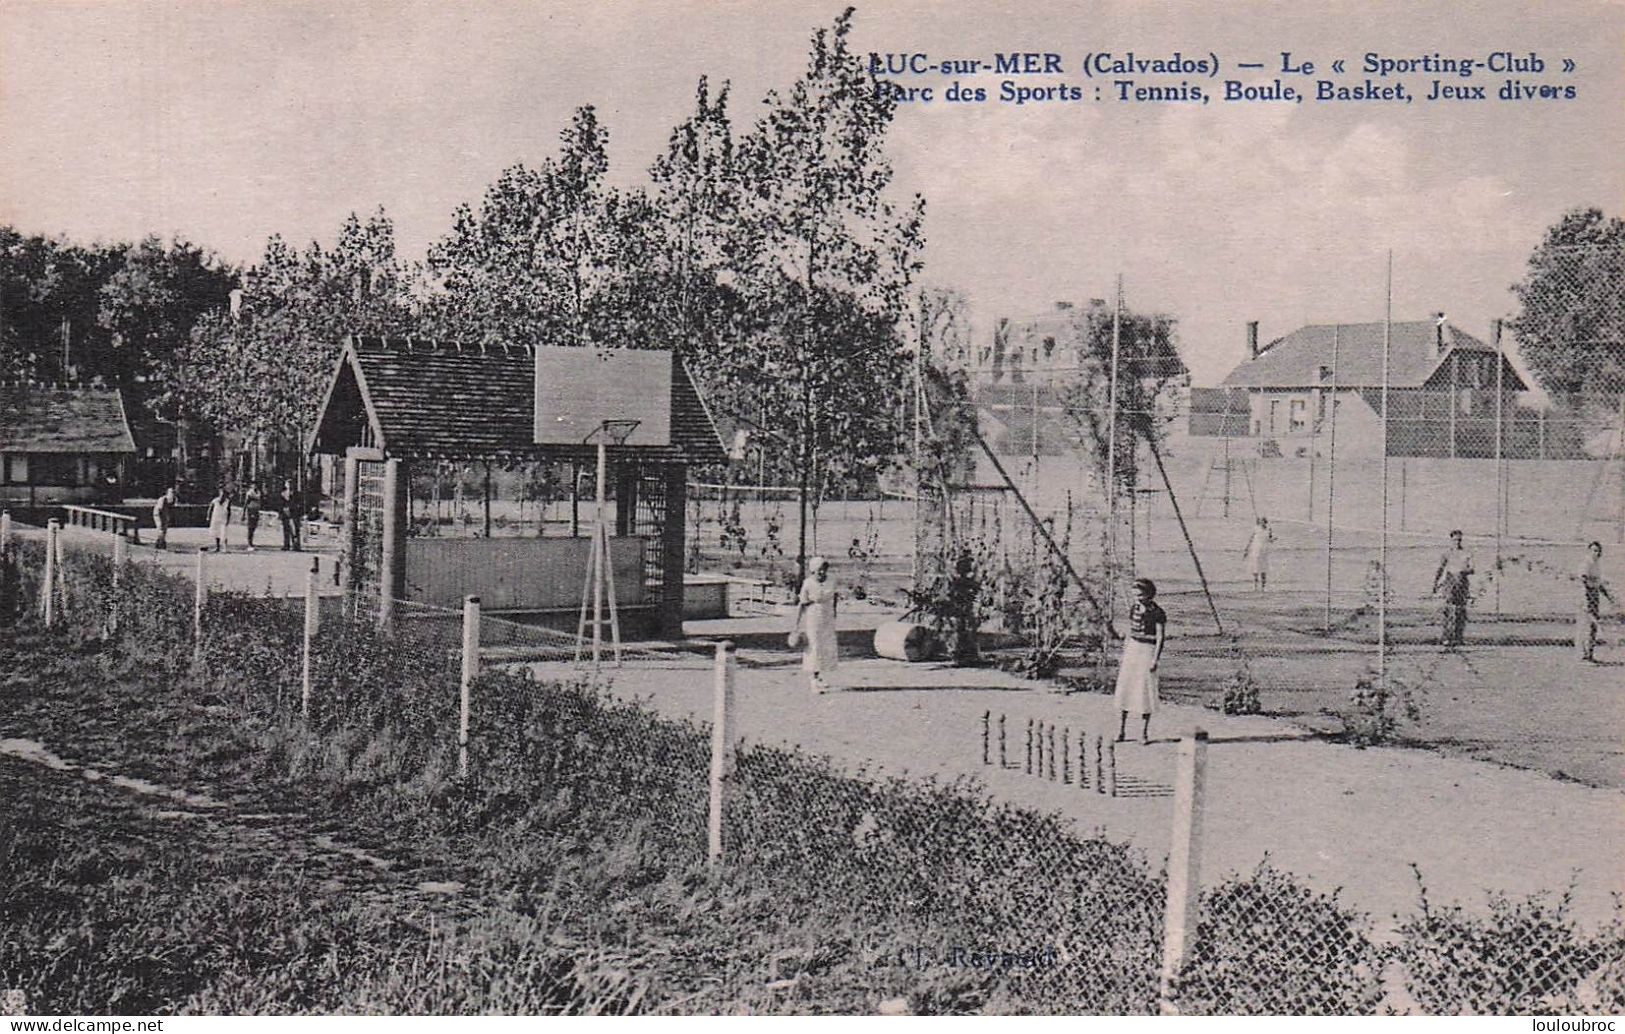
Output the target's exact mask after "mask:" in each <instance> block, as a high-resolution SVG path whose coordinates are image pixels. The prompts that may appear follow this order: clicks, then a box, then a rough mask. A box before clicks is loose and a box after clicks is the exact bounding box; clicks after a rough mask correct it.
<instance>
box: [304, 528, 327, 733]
mask: <svg viewBox="0 0 1625 1034" xmlns="http://www.w3.org/2000/svg"><path fill="white" fill-rule="evenodd" d="M321 572H322V561H321V559H320V558H312V559H311V561H310V570H309V571H308V572H306V573H305V668H304V671H303V673H302V674H301V678H300V684H299V713H300V714H301V715H303V716H304V717H306V718H309V717H310V651H311V645H312V644H313V643H314V642H315V641H316V628H317V624H318V622H320V621H321V600H320V599H319V598H318V597H317V595H316V579H317V578H318V577H319V576H320V575H321Z"/></svg>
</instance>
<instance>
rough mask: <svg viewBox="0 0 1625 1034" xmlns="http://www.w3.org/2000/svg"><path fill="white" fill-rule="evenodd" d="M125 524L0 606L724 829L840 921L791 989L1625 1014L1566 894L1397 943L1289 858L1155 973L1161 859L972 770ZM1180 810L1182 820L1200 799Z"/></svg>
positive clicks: (315, 738) (334, 751) (691, 856)
mask: <svg viewBox="0 0 1625 1034" xmlns="http://www.w3.org/2000/svg"><path fill="white" fill-rule="evenodd" d="M108 538H110V537H105V536H104V537H98V538H97V539H94V540H87V539H85V537H83V536H76V537H75V538H73V539H72V540H71V541H69V540H67V539H66V538H64V539H58V540H56V541H57V543H58V545H57V550H58V555H57V557H56V560H55V562H52V563H48V562H47V558H46V551H47V547H46V546H45V544H44V543H43V542H41V541H38V536H37V535H35V534H33V533H30V535H29V538H28V539H27V540H24V541H14V542H11V543H8V544H7V545H6V546H5V547H4V548H3V549H0V620H4V621H5V622H7V623H15V622H21V623H23V624H25V625H27V626H30V628H32V629H35V630H38V629H39V628H40V626H43V625H44V624H46V622H47V620H49V623H50V626H51V627H50V629H49V630H48V632H46V633H45V634H46V635H47V636H56V637H60V641H62V642H69V641H73V640H78V641H81V642H87V643H88V642H91V641H94V642H96V643H98V644H100V646H99V648H100V649H101V650H102V651H104V652H113V653H117V654H119V655H122V656H126V657H127V659H128V661H129V662H130V663H135V664H139V665H144V666H159V667H162V668H163V672H164V674H165V676H166V677H167V678H169V679H171V680H173V681H174V682H175V684H177V685H180V686H183V687H187V688H186V689H185V690H184V692H187V693H190V694H194V695H195V698H196V699H198V700H204V701H210V702H211V703H210V705H209V706H212V707H216V708H221V707H224V708H228V709H229V710H231V711H232V713H234V714H236V715H238V716H240V717H241V719H242V720H243V721H245V722H249V723H260V724H263V725H266V726H283V725H287V724H288V723H293V724H292V727H293V728H294V729H295V730H296V731H297V735H295V736H291V737H288V738H286V739H285V740H284V741H278V742H283V743H284V748H283V749H284V750H286V751H287V752H288V757H287V758H286V759H284V760H285V761H286V762H287V763H288V764H289V765H294V766H305V767H306V768H308V769H310V770H312V771H320V770H321V766H322V765H323V764H325V763H327V761H324V759H328V760H331V758H330V757H329V756H330V755H331V756H332V757H338V758H341V759H343V758H349V759H354V760H352V761H350V762H347V763H348V764H360V763H361V759H371V760H370V762H369V764H370V765H371V766H372V767H371V768H370V769H369V771H371V772H373V774H374V777H375V778H377V779H379V780H382V781H384V782H385V783H390V781H391V780H393V781H394V782H393V783H392V785H395V786H397V787H398V788H399V792H401V793H402V794H411V793H417V792H420V788H421V787H422V786H424V785H427V784H429V783H433V782H434V781H435V780H439V779H458V780H461V781H463V782H464V783H465V784H466V785H468V786H470V787H477V788H478V790H479V792H480V794H481V796H479V798H478V800H479V801H481V802H482V803H481V805H480V810H479V811H478V813H477V814H476V815H475V816H474V817H473V818H467V819H464V820H460V821H475V820H478V821H481V822H488V823H504V822H508V821H509V820H510V819H514V818H517V816H519V815H521V814H524V813H526V812H527V810H529V809H531V808H534V807H535V806H536V804H537V802H551V804H550V805H549V808H550V809H551V810H549V811H548V812H547V815H548V816H550V817H548V818H546V821H545V822H543V823H542V824H541V825H539V826H536V825H532V826H527V827H523V828H524V829H530V830H532V834H530V835H537V836H545V835H547V828H548V823H562V822H566V821H577V820H583V821H586V820H590V824H591V825H592V826H593V828H596V829H598V830H600V834H601V836H602V837H603V838H604V842H605V844H606V849H607V845H611V844H614V843H616V842H618V841H620V840H622V839H625V838H633V837H635V838H638V839H639V840H640V842H642V843H645V844H653V845H656V846H658V848H659V854H660V857H661V858H662V859H664V860H665V862H666V864H669V865H674V866H678V867H683V866H693V867H701V866H703V865H704V864H705V863H706V860H707V858H708V856H709V857H715V850H716V847H717V845H718V844H720V845H721V856H720V861H721V864H722V865H723V866H724V868H725V869H726V870H727V871H729V872H730V873H732V874H733V877H734V878H735V879H736V880H737V881H738V882H737V886H738V888H739V892H740V894H741V895H742V898H741V900H740V901H739V902H737V903H736V904H735V905H734V906H733V907H737V908H742V909H749V908H752V907H759V908H760V909H763V910H765V912H764V914H766V913H771V912H774V911H776V910H777V909H779V908H781V907H784V906H785V903H786V902H788V901H817V902H818V903H819V905H820V907H823V908H826V909H831V908H832V909H836V910H837V911H838V912H839V913H840V914H841V915H843V916H844V917H845V918H844V919H843V927H842V930H841V933H840V936H839V937H838V938H836V939H834V940H831V941H830V942H829V943H821V944H820V945H819V946H817V947H816V949H813V950H809V951H808V952H806V953H802V954H799V955H797V956H795V958H794V959H788V958H787V959H784V960H781V961H780V962H776V963H775V964H774V965H775V968H776V972H775V973H774V974H773V977H774V979H775V980H777V981H783V980H790V981H794V980H796V979H797V978H798V977H799V976H801V975H805V974H815V973H816V972H817V971H819V970H820V969H821V968H825V967H828V966H830V965H832V964H834V961H835V960H841V959H848V958H851V957H861V958H862V959H864V960H868V961H871V963H872V964H871V965H870V966H869V967H868V970H869V971H870V972H871V973H873V974H874V975H873V976H872V977H871V978H869V979H872V980H873V981H874V984H873V988H872V991H873V993H874V994H875V995H885V994H897V995H901V996H903V997H904V998H906V1001H907V1006H908V1008H910V1009H912V1010H914V1011H934V1012H967V1011H991V1012H1025V1011H1040V1012H1099V1013H1142V1012H1153V1011H1157V1010H1158V1009H1159V1008H1166V1009H1175V1010H1178V1011H1183V1012H1214V1013H1277V1012H1292V1013H1329V1014H1343V1013H1353V1014H1370V1013H1377V1012H1382V1011H1385V1010H1389V1009H1393V1010H1396V1011H1411V1012H1427V1013H1456V1012H1469V1013H1502V1012H1505V1013H1525V1012H1535V1013H1551V1012H1610V1011H1618V1010H1619V1009H1620V1008H1621V1007H1622V1006H1625V997H1622V996H1625V982H1622V980H1621V963H1622V960H1625V928H1622V927H1621V926H1620V925H1619V924H1618V923H1616V924H1615V925H1614V926H1612V927H1609V928H1606V929H1601V930H1585V929H1581V928H1579V927H1578V926H1577V925H1576V924H1575V923H1574V922H1572V921H1571V920H1570V919H1569V918H1568V917H1567V915H1566V911H1565V903H1563V902H1558V903H1556V904H1552V903H1549V902H1543V901H1541V900H1538V899H1537V900H1533V901H1528V902H1501V903H1497V904H1496V906H1495V907H1494V908H1493V909H1492V911H1491V914H1490V915H1489V916H1487V917H1486V916H1482V915H1475V914H1469V913H1465V912H1463V911H1461V910H1458V909H1439V908H1436V907H1433V906H1431V905H1424V907H1423V909H1422V911H1421V912H1420V913H1418V914H1416V915H1414V916H1411V917H1410V918H1409V919H1407V920H1405V921H1404V922H1403V923H1402V924H1401V925H1400V926H1399V928H1398V929H1397V931H1395V932H1394V933H1392V934H1391V935H1386V936H1379V935H1378V934H1377V933H1376V931H1375V928H1374V925H1373V923H1372V921H1371V918H1370V917H1369V916H1366V915H1364V914H1362V913H1360V912H1359V911H1358V910H1357V909H1354V908H1351V907H1349V906H1347V905H1345V904H1343V903H1342V902H1340V901H1339V900H1338V899H1337V898H1336V897H1335V896H1328V895H1324V894H1320V893H1318V892H1315V891H1312V890H1310V889H1308V888H1307V887H1305V886H1304V885H1302V884H1301V883H1299V882H1298V881H1297V880H1295V879H1294V878H1292V877H1291V876H1289V875H1286V874H1284V873H1280V872H1277V871H1275V870H1272V869H1269V868H1262V869H1260V870H1258V871H1257V872H1254V873H1251V874H1246V875H1242V876H1233V877H1229V878H1226V879H1223V880H1219V881H1213V882H1209V883H1208V884H1206V885H1204V886H1202V887H1201V890H1200V894H1199V904H1198V907H1197V908H1196V910H1195V912H1194V914H1193V915H1189V916H1187V917H1186V918H1185V920H1184V922H1183V924H1182V929H1184V930H1186V934H1185V937H1184V945H1185V946H1184V953H1183V960H1184V961H1183V964H1182V965H1181V966H1180V967H1178V968H1177V971H1176V972H1174V973H1172V974H1168V976H1169V977H1170V978H1171V979H1169V980H1167V981H1164V980H1163V979H1162V972H1161V971H1162V969H1163V963H1164V960H1165V954H1164V953H1165V951H1166V950H1167V948H1166V945H1167V943H1168V940H1167V936H1166V935H1167V933H1168V931H1167V930H1165V922H1166V919H1165V917H1166V916H1167V915H1168V912H1167V911H1166V909H1167V907H1168V905H1167V899H1168V898H1169V896H1170V891H1169V889H1168V887H1169V879H1170V877H1169V876H1168V874H1167V873H1166V872H1164V871H1161V870H1159V869H1157V868H1154V867H1152V866H1150V865H1148V864H1147V863H1146V862H1145V860H1144V859H1143V858H1141V857H1140V856H1139V855H1137V854H1135V853H1133V852H1131V851H1129V850H1128V849H1126V848H1124V847H1122V846H1119V845H1116V844H1113V843H1111V842H1108V841H1106V840H1105V839H1103V838H1100V837H1098V836H1095V837H1088V836H1082V835H1079V834H1078V833H1077V832H1076V831H1075V830H1074V829H1073V828H1072V826H1071V825H1070V824H1069V823H1068V822H1067V821H1065V820H1064V819H1062V818H1059V817H1055V816H1045V815H1040V814H1036V813H1034V812H1031V811H1028V810H1024V809H1020V808H1016V807H1012V806H1009V805H1006V804H1001V803H997V802H995V801H994V800H992V799H990V798H989V797H988V796H987V794H986V792H985V790H983V789H981V788H980V787H979V786H978V785H977V784H976V783H973V782H972V783H967V782H960V783H952V784H944V783H940V782H932V781H921V780H917V779H896V778H894V779H874V778H868V777H861V776H860V777H854V776H852V775H850V774H847V773H845V772H843V771H841V770H839V769H837V768H836V767H835V766H834V765H833V764H831V763H829V762H827V761H821V760H817V759H813V758H809V757H808V756H806V755H803V754H801V753H800V752H798V751H794V750H789V749H785V748H780V747H771V746H761V745H746V744H739V743H726V742H724V743H721V744H720V745H719V743H718V741H717V739H716V738H714V737H713V736H712V733H711V730H709V729H707V728H705V727H704V726H702V725H700V724H698V723H695V722H691V721H674V720H671V719H667V718H662V717H658V716H656V715H655V714H653V713H652V712H650V711H648V710H646V709H644V708H642V707H640V706H638V705H637V704H636V703H633V702H628V701H624V700H619V699H616V698H614V697H613V696H611V695H609V694H608V693H606V692H605V691H604V689H603V687H602V684H601V683H597V682H595V681H594V680H592V679H590V678H586V677H584V676H585V674H586V672H588V671H590V670H591V668H590V662H589V663H587V664H585V665H578V664H577V663H576V659H575V651H576V650H577V648H578V647H579V645H580V643H579V641H578V640H576V639H575V638H574V637H571V636H568V635H562V634H560V633H551V632H545V630H538V629H526V628H523V627H521V626H513V625H511V623H505V622H489V621H486V620H482V621H481V622H480V624H479V629H480V630H479V632H478V633H477V635H476V636H475V638H473V639H470V638H469V631H468V624H467V618H466V617H465V615H463V614H459V613H455V612H451V611H447V610H444V609H437V608H432V607H425V606H415V605H406V604H402V605H400V606H399V607H398V608H397V609H396V610H395V612H394V618H393V621H392V622H391V623H390V624H389V626H388V627H385V628H381V627H380V626H379V622H378V614H377V612H378V608H377V605H376V600H375V599H373V598H369V597H365V596H361V595H358V594H353V595H351V596H348V597H346V596H326V597H321V598H319V599H318V602H317V606H316V607H315V610H316V611H317V613H316V615H315V620H314V621H312V620H311V618H310V617H309V616H308V610H307V608H309V607H310V604H309V603H308V601H307V600H301V599H299V598H297V597H289V598H281V597H274V596H272V597H262V596H252V595H246V594H241V593H234V592H223V591H209V589H208V580H207V579H208V570H207V562H208V561H207V559H206V560H205V561H204V565H205V566H204V569H203V571H204V581H203V583H202V588H203V591H201V592H200V591H199V586H198V585H196V584H193V583H192V582H191V580H190V579H188V578H186V577H184V576H181V575H178V574H172V573H167V572H164V571H161V570H158V569H156V568H154V567H153V566H151V565H148V564H143V563H128V562H125V560H124V558H123V557H122V556H120V557H119V558H118V559H117V561H115V557H114V550H113V549H112V548H109V546H108V543H107V541H106V540H107V539H108ZM48 602H49V608H47V603H48ZM47 610H48V611H49V617H48V618H47ZM312 629H313V631H312ZM473 644H477V646H474V647H473V649H472V654H473V656H474V657H476V658H477V661H478V663H477V664H475V665H473V666H471V665H470V664H469V658H470V648H471V646H472V645H473ZM609 663H612V662H609ZM623 663H660V664H664V665H669V666H672V667H675V668H691V669H694V674H691V675H689V676H688V677H689V678H691V679H692V678H695V677H699V678H705V677H706V676H704V675H700V674H699V671H700V670H701V669H705V668H709V669H711V670H712V671H714V672H715V677H716V679H717V684H718V692H719V695H722V694H724V691H725V687H726V686H727V685H728V684H729V682H730V680H731V678H732V677H734V673H733V671H732V668H731V666H730V664H729V663H728V660H727V655H726V654H724V656H723V659H722V660H721V662H720V663H719V662H718V659H717V658H716V657H714V656H711V655H705V654H701V655H694V654H682V653H674V652H660V651H647V650H639V651H631V650H628V651H626V653H625V655H624V656H623ZM482 666H483V667H482ZM1004 725H1005V723H1004V722H1003V721H1002V720H1001V718H1000V717H999V716H995V715H993V714H992V713H991V712H989V713H988V714H987V715H986V716H985V717H984V722H983V726H982V730H981V734H982V737H983V740H982V750H983V760H984V761H985V762H986V763H987V766H988V768H989V769H992V768H993V767H994V766H995V765H996V766H997V767H998V769H999V770H1001V771H1005V772H1009V773H1011V777H1016V776H1019V777H1022V778H1035V779H1045V780H1051V781H1055V782H1057V783H1060V784H1066V783H1068V782H1070V783H1071V784H1072V785H1073V786H1075V787H1076V789H1077V792H1080V793H1091V794H1108V795H1119V796H1125V797H1131V796H1137V795H1166V794H1168V793H1170V792H1171V787H1172V784H1173V783H1175V782H1176V781H1177V777H1176V773H1174V772H1171V771H1160V770H1158V768H1157V767H1156V763H1155V762H1154V761H1152V760H1150V757H1149V755H1145V756H1141V757H1139V758H1137V759H1136V761H1135V762H1134V764H1133V765H1131V766H1123V767H1122V768H1121V769H1120V767H1119V765H1118V764H1117V759H1116V752H1115V751H1114V750H1113V749H1112V747H1111V745H1110V743H1109V741H1107V739H1106V738H1105V737H1103V735H1102V733H1101V731H1099V730H1095V731H1089V730H1084V729H1074V728H1073V727H1071V726H1066V725H1062V726H1060V727H1056V726H1055V725H1052V724H1049V723H1044V722H1038V723H1034V724H1033V725H1031V726H1023V727H1022V728H1021V729H1019V730H1018V729H1014V728H1004ZM724 728H726V726H724ZM727 738H728V737H726V736H725V737H723V739H724V740H726V739H727ZM719 751H720V753H719ZM719 758H722V759H723V761H722V762H720V763H719ZM435 773H439V774H438V775H435ZM453 773H459V774H457V775H455V776H454V775H453ZM718 780H722V781H723V782H724V783H725V784H726V794H725V795H723V796H718V793H717V791H716V789H715V788H716V786H717V785H718ZM312 792H318V790H317V789H316V788H314V787H313V789H312ZM719 801H722V802H725V803H724V804H721V805H718V804H717V803H716V802H719ZM1185 801H1186V803H1185V804H1183V805H1180V804H1176V811H1177V810H1178V809H1179V808H1180V807H1187V808H1192V809H1194V808H1199V807H1200V798H1199V796H1198V797H1196V798H1192V797H1190V795H1189V794H1188V793H1187V795H1186V797H1185ZM718 807H721V808H722V809H723V810H722V811H721V812H720V813H719V812H717V811H716V808H718ZM719 814H720V822H721V825H720V827H719V834H720V835H719V837H718V838H717V839H716V840H714V841H713V840H711V839H710V837H709V834H708V828H709V827H710V826H711V825H712V824H713V823H715V822H716V821H717V819H716V818H715V816H717V815H719ZM530 821H531V822H532V823H535V822H537V821H538V820H537V819H536V818H535V815H534V813H532V818H531V819H530ZM522 832H523V830H522V829H521V830H519V831H518V832H516V833H515V835H520V833H522ZM753 895H754V896H753ZM752 901H755V902H756V904H755V905H752V903H751V902H752ZM670 921H673V922H678V920H675V919H672V920H670ZM679 925H680V922H679Z"/></svg>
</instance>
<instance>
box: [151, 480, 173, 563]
mask: <svg viewBox="0 0 1625 1034" xmlns="http://www.w3.org/2000/svg"><path fill="white" fill-rule="evenodd" d="M174 517H175V486H174V485H170V486H169V487H168V488H166V489H164V493H163V495H160V496H159V497H158V501H157V502H156V503H153V504H152V526H153V527H154V528H156V529H158V539H157V541H156V542H154V543H153V545H154V546H156V547H157V548H159V549H168V548H169V523H170V521H172V520H173V519H174Z"/></svg>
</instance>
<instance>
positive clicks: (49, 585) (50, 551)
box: [44, 517, 62, 628]
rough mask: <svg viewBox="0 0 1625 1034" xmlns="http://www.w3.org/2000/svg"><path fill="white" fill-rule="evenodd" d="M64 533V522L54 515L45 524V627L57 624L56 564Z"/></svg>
mask: <svg viewBox="0 0 1625 1034" xmlns="http://www.w3.org/2000/svg"><path fill="white" fill-rule="evenodd" d="M61 535H62V522H61V521H59V520H57V519H56V518H55V517H52V518H51V519H50V521H48V522H47V523H46V525H45V585H44V593H45V627H46V628H50V627H51V626H52V625H54V624H56V565H57V561H58V558H59V556H60V554H59V552H58V550H57V539H58V538H60V537H61Z"/></svg>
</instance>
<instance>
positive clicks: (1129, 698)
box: [789, 556, 1168, 743]
mask: <svg viewBox="0 0 1625 1034" xmlns="http://www.w3.org/2000/svg"><path fill="white" fill-rule="evenodd" d="M1134 595H1135V601H1134V604H1133V606H1131V607H1130V608H1129V613H1128V636H1127V638H1126V639H1125V640H1124V642H1123V658H1122V663H1121V665H1120V666H1119V667H1118V671H1117V687H1116V700H1117V706H1118V710H1119V712H1120V714H1121V721H1120V722H1119V723H1118V730H1117V740H1118V742H1119V743H1121V742H1123V741H1124V740H1125V739H1127V736H1128V719H1129V715H1130V714H1137V715H1139V716H1140V742H1141V743H1149V742H1151V739H1150V737H1151V716H1152V714H1154V713H1155V712H1156V710H1157V698H1158V675H1157V667H1158V665H1159V664H1160V663H1161V661H1162V648H1163V645H1164V644H1165V643H1166V642H1167V638H1168V615H1167V613H1166V612H1164V611H1163V609H1162V607H1160V606H1159V605H1158V604H1157V602H1156V598H1157V585H1156V583H1155V582H1153V581H1152V580H1151V579H1149V578H1140V579H1138V580H1136V581H1135V583H1134ZM839 602H840V593H839V592H837V591H836V587H835V583H833V582H832V581H830V569H829V561H828V560H826V559H824V558H823V557H821V556H816V557H813V558H812V559H811V560H809V561H807V578H806V580H805V581H803V582H802V583H801V592H800V594H799V595H798V596H797V599H796V623H795V627H794V628H792V629H791V630H790V635H789V644H790V646H791V648H792V649H793V648H795V647H798V646H799V647H801V649H802V658H801V667H802V670H803V671H805V672H807V675H808V685H809V688H810V689H811V691H812V693H813V695H814V696H822V695H824V694H825V693H828V692H829V691H830V690H831V688H833V687H832V686H831V685H830V682H829V678H830V676H832V675H833V674H834V672H835V670H836V668H837V667H838V666H839V664H840V653H839V650H838V648H837V645H836V638H835V629H836V624H835V618H836V614H837V611H838V607H839Z"/></svg>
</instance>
